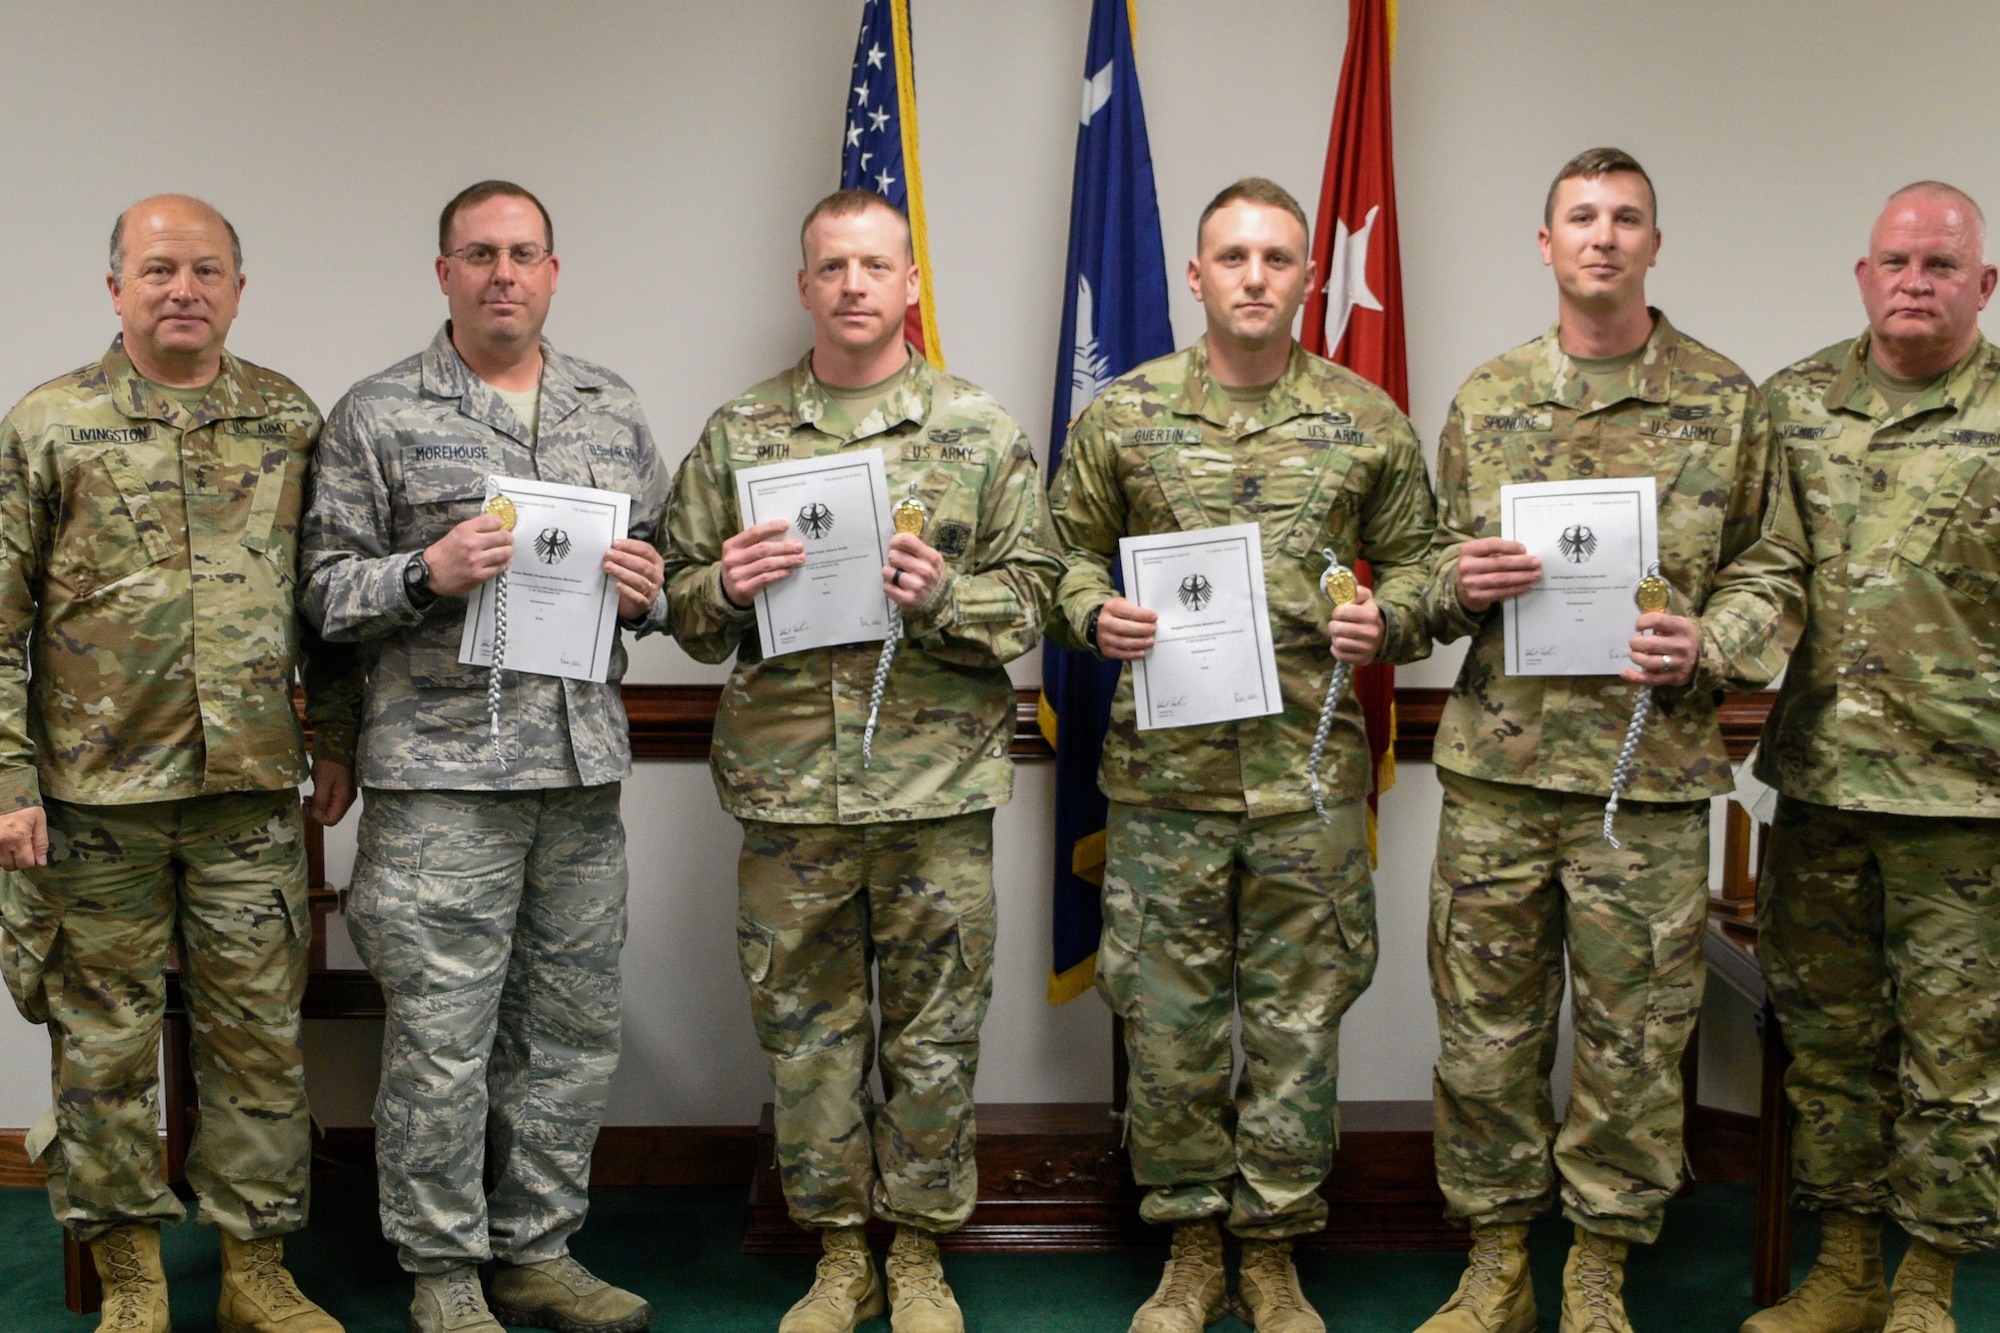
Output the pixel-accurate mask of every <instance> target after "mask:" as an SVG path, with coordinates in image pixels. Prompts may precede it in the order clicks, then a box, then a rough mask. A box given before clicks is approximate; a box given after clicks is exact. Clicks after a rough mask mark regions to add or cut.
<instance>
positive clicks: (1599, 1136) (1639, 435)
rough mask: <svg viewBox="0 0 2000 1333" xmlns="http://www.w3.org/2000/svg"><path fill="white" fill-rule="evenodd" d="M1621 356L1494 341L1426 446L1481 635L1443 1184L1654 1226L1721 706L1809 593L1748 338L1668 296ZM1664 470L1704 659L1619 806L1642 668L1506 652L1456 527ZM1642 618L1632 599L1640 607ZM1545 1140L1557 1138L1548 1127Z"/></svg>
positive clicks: (1449, 979) (1669, 1145) (1656, 703)
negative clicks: (1670, 307) (1565, 1004)
mask: <svg viewBox="0 0 2000 1333" xmlns="http://www.w3.org/2000/svg"><path fill="white" fill-rule="evenodd" d="M1653 315H1654V319H1655V323H1654V327H1653V332H1652V334H1651V336H1650V337H1649V338H1648V339H1647V341H1646V343H1645V344H1644V346H1643V347H1642V348H1641V349H1640V351H1639V354H1638V355H1637V357H1636V358H1635V359H1634V360H1633V361H1632V363H1631V364H1630V365H1628V366H1626V367H1625V368H1624V369H1623V370H1621V371H1618V372H1616V373H1615V374H1607V375H1604V376H1602V377H1599V378H1598V379H1597V380H1593V379H1592V378H1591V377H1589V376H1586V375H1585V374H1584V373H1583V372H1582V370H1581V369H1580V368H1579V367H1578V366H1577V365H1576V363H1575V362H1573V361H1572V360H1571V359H1570V358H1569V356H1568V355H1567V354H1566V353H1564V351H1563V350H1562V344H1561V342H1560V341H1559V338H1558V330H1557V329H1556V328H1551V329H1549V331H1548V332H1547V333H1545V334H1544V335H1543V336H1542V337H1540V338H1538V339H1536V340H1535V341H1533V342H1529V343H1526V344H1524V345H1522V346H1520V347H1517V348H1515V349H1513V350H1512V351H1510V352H1507V353H1505V354H1503V355H1502V356H1500V357H1497V358H1495V359H1494V360H1492V361H1489V362H1488V363H1486V364H1485V365H1484V366H1481V367H1480V368H1479V369H1478V370H1476V371H1474V372H1473V374H1472V376H1471V378H1470V379H1468V380H1467V381H1466V382H1465V384H1464V386H1463V387H1462V388H1460V390H1459V391H1458V394H1457V396H1456V397H1455V398H1454V399H1453V400H1452V405H1451V410H1450V412H1449V414H1448V416H1447V418H1446V422H1445V428H1444V434H1443V437H1442V439H1441V440H1440V442H1439V445H1438V509H1439V517H1438V532H1437V552H1436V562H1435V565H1434V568H1433V571H1432V575H1431V582H1430V588H1429V592H1428V594H1427V602H1428V605H1429V610H1430V620H1431V626H1432V629H1433V632H1434V633H1435V634H1436V635H1437V637H1438V638H1439V639H1440V640H1442V641H1444V642H1447V643H1448V642H1450V641H1452V640H1454V639H1458V638H1461V637H1464V636H1467V635H1470V636H1471V637H1472V640H1473V642H1472V645H1471V650H1470V651H1469V652H1468V654H1467V656H1466V659H1465V664H1464V666H1463V667H1462V668H1461V669H1460V671H1459V675H1458V681H1457V683H1456V685H1455V686H1454V687H1453V689H1452V692H1451V696H1450V698H1449V699H1448V701H1447V702H1446V704H1445V709H1444V715H1443V717H1442V718H1441V720H1440V722H1439V725H1438V735H1437V741H1436V746H1435V750H1434V754H1435V759H1436V764H1437V769H1438V778H1439V780H1440V781H1441V782H1442V783H1443V785H1444V813H1443V818H1442V820H1441V823H1440V826H1439V831H1438V856H1437V862H1436V867H1435V869H1434V871H1433V874H1432V877H1431V912H1430V926H1431V930H1430V937H1429V953H1430V971H1431V985H1432V992H1433V995H1434V997H1435V999H1436V1002H1437V1011H1438V1027H1439V1035H1440V1038H1441V1048H1442V1049H1441V1051H1440V1053H1439V1056H1438V1063H1437V1068H1436V1074H1435V1082H1436V1088H1435V1117H1436V1130H1435V1144H1436V1155H1437V1167H1438V1180H1439V1184H1440V1185H1441V1186H1442V1188H1443V1190H1444V1195H1445V1200H1446V1204H1447V1210H1448V1213H1449V1215H1450V1216H1452V1217H1454V1218H1460V1219H1465V1220H1467V1221H1469V1222H1471V1223H1473V1224H1475V1225H1482V1226H1484V1225H1495V1226H1497V1225H1506V1224H1510V1223H1516V1222H1525V1221H1527V1220H1529V1219H1530V1218H1532V1217H1535V1216H1537V1215H1539V1214H1540V1213H1542V1212H1543V1211H1545V1210H1546V1209H1547V1208H1548V1207H1549V1204H1550V1202H1551V1199H1552V1196H1553V1195H1554V1194H1555V1191H1556V1179H1557V1177H1558V1175H1559V1176H1560V1179H1561V1197H1562V1204H1563V1211H1564V1213H1565V1214H1566V1215H1567V1216H1568V1217H1569V1218H1570V1220H1571V1221H1573V1222H1575V1223H1576V1224H1578V1225H1579V1226H1582V1227H1584V1228H1585V1229H1586V1230H1589V1231H1592V1232H1595V1233H1597V1234H1600V1235H1604V1236H1611V1237H1617V1238H1620V1239H1623V1240H1627V1241H1635V1242H1641V1243H1650V1242H1651V1241H1652V1240H1654V1239H1655V1238H1656V1237H1657V1236H1658V1234H1659V1227H1660V1216H1661V1210H1662V1208H1663V1207H1664V1205H1665V1203H1666V1201H1667V1199H1668V1198H1669V1197H1671V1196H1672V1195H1673V1193H1674V1191H1675V1189H1676V1188H1677V1187H1678V1186H1679V1184H1680V1182H1681V1171H1682V1165H1683V1162H1684V1153H1683V1151H1682V1138H1681V1131H1682V1124H1681V1120H1682V1107H1681V1083H1680V1056H1681V1052H1682V1050H1683V1049H1684V1048H1685V1046H1686V1044H1687V1038H1688V1033H1689V1030H1690V1028H1691V1026H1692V1024H1693V1022H1694V1019H1695V1016H1696V1014H1697V1013H1698V1012H1699V1010H1700V1008H1701V993H1702V983H1703V980H1704V977H1705V970H1704V966H1703V961H1702V933H1703V930H1704V929H1705V927H1706V922H1707V911H1708V809H1709V800H1710V798H1711V797H1713V796H1717V795H1721V794H1723V793H1726V792H1728V791H1729V790H1730V788H1731V778H1730V769H1729V761H1728V758H1727V756H1726V754H1725V752H1724V750H1723V742H1722V731H1721V728H1720V726H1719V725H1718V723H1717V720H1716V707H1717V704H1718V703H1719V702H1720V700H1721V698H1722V694H1723V692H1724V691H1725V690H1740V689H1755V688H1758V687H1761V686H1762V685H1763V684H1765V683H1766V682H1768V681H1769V680H1770V678H1771V677H1772V676H1773V675H1775V674H1776V673H1777V672H1778V670H1779V669H1780V667H1782V666H1783V664H1784V657H1785V652H1786V651H1787V650H1788V649H1789V647H1790V644H1791V640H1792V637H1793V636H1794V634H1795V632H1796V623H1797V609H1798V593H1797V589H1796V585H1795V583H1794V581H1793V580H1792V579H1791V578H1790V577H1789V576H1788V575H1787V574H1786V573H1785V570H1784V565H1785V561H1784V558H1783V556H1782V553H1780V552H1778V551H1775V550H1773V549H1772V548H1770V547H1769V546H1767V545H1761V544H1760V543H1759V534H1760V530H1761V527H1762V523H1763V516H1764V513H1765V509H1766V504H1767V496H1766V492H1767V489H1768V487H1769V485H1770V472H1771V468H1772V462H1771V446H1770V441H1769V436H1768V432H1767V429H1766V426H1767V421H1766V415H1765V409H1764V403H1763V399H1762V398H1761V397H1760V396H1759V395H1758V393H1757V390H1756V388H1755V386H1754V385H1753V384H1752V383H1751V382H1750V380H1749V378H1748V377H1747V376H1745V375H1744V373H1743V372H1742V371H1741V370H1740V369H1738V368H1737V367H1736V366H1735V365H1734V364H1733V363H1731V362H1730V361H1728V360H1726V359H1725V358H1723V357H1721V356H1719V355H1717V354H1716V353H1715V352H1713V351H1711V350H1709V349H1708V348H1707V347H1704V346H1703V345H1702V344H1700V343H1698V342H1696V341H1695V340H1694V339H1692V338H1689V337H1687V336H1685V335H1684V334H1682V333H1680V332H1679V331H1677V330H1676V329H1675V328H1674V327H1673V325H1672V324H1670V323H1669V322H1668V321H1667V318H1666V316H1664V315H1662V314H1660V313H1659V312H1658V311H1654V312H1653ZM1641 476H1651V477H1652V478H1654V480H1655V482H1656V484H1657V486H1658V504H1659V509H1658V521H1659V562H1660V568H1659V573H1660V575H1661V576H1662V577H1663V578H1665V579H1666V581H1667V583H1668V584H1669V585H1670V586H1671V588H1672V605H1671V608H1670V610H1671V612H1672V614H1674V615H1679V616H1686V617H1689V618H1691V619H1694V620H1696V621H1698V622H1699V624H1700V626H1701V642H1702V646H1701V659H1700V663H1699V665H1698V667H1697V669H1696V671H1695V675H1694V679H1693V681H1692V683H1691V684H1689V685H1688V686H1685V687H1678V688H1674V687H1659V688H1656V689H1655V690H1654V692H1653V714H1652V719H1651V721H1649V722H1648V724H1647V726H1646V731H1645V734H1644V737H1643V738H1642V740H1641V741H1640V745H1639V749H1638V753H1637V755H1636V756H1635V762H1634V765H1633V769H1632V777H1631V783H1630V785H1629V786H1628V787H1627V789H1626V794H1625V799H1624V801H1623V803H1622V804H1621V806H1620V810H1619V815H1618V821H1619V825H1618V827H1619V836H1620V841H1621V842H1623V843H1624V850H1622V851H1619V850H1615V849H1613V848H1612V847H1611V846H1610V845H1609V844H1608V843H1607V842H1606V841H1605V840H1604V837H1603V832H1602V829H1603V815H1604V801H1605V798H1606V797H1607V796H1608V795H1609V794H1610V791H1611V775H1612V770H1613V768H1614V766H1615V764H1616V761H1617V758H1618V752H1619V749H1620V747H1621V746H1622V745H1623V743H1624V739H1625V732H1626V729H1627V727H1628V726H1629V724H1630V721H1631V716H1632V705H1633V701H1634V698H1635V695H1636V689H1637V687H1635V686H1632V685H1627V684H1625V683H1624V682H1622V681H1620V680H1619V679H1618V677H1616V676H1615V675H1607V676H1509V675H1507V674H1506V668H1505V660H1506V659H1505V647H1506V635H1505V629H1504V625H1503V619H1502V613H1501V609H1500V606H1499V605H1498V604H1495V605H1494V606H1493V607H1490V608H1489V609H1488V610H1487V611H1485V612H1484V613H1482V614H1479V615H1474V614H1472V613H1470V612H1468V611H1466V610H1465V608H1464V607H1463V606H1461V605H1460V604H1459V601H1458V592H1457V586H1458V556H1459V548H1460V547H1461V546H1462V545H1463V544H1464V543H1465V542H1467V541H1471V540H1473V539H1475V538H1480V537H1498V536H1499V535H1500V488H1501V487H1502V486H1503V485H1506V484H1508V483H1514V482H1545V481H1570V480H1578V479H1587V478H1591V477H1641ZM1631 616H1632V619H1633V620H1634V621H1635V622H1636V621H1637V620H1638V618H1639V610H1638V608H1637V607H1636V606H1634V607H1633V608H1632V611H1631ZM1565 949H1567V952H1568V959H1569V975H1570V979H1571V987H1572V991H1573V1008H1574V1025H1575V1038H1576V1046H1575V1060H1574V1065H1573V1070H1572V1074H1573V1077H1572V1083H1571V1092H1570V1103H1569V1111H1568V1114H1567V1117H1566V1118H1565V1120H1564V1122H1563V1126H1562V1131H1561V1133H1560V1135H1558V1134H1557V1132H1556V1126H1555V1116H1554V1111H1553V1108H1552V1107H1551V1105H1550V1102H1549V1095H1548V1091H1547V1087H1548V1077H1549V1073H1550V1071H1551V1069H1552V1067H1553V1065H1554V1061H1555V1044H1556V1030H1557V1016H1558V1011H1559V1007H1560V1005H1561V1001H1562V992H1563V958H1564V952H1565ZM1552 1145H1553V1151H1552Z"/></svg>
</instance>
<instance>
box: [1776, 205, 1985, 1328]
mask: <svg viewBox="0 0 2000 1333" xmlns="http://www.w3.org/2000/svg"><path fill="white" fill-rule="evenodd" d="M1984 231H1985V227H1984V220H1983V219H1982V218H1981V216H1980V213H1979V208H1978V205H1976V204H1974V203H1973V202H1972V201H1971V200H1970V199H1968V198H1966V197H1965V195H1964V194H1962V193H1961V192H1959V191H1958V190H1955V189H1953V188H1952V187H1950V186H1945V185H1938V184H1935V183H1923V184H1919V185H1915V186H1912V187H1910V188H1908V189H1905V190H1902V191H1899V192H1898V193H1897V194H1896V195H1895V196H1893V197H1892V198H1891V199H1890V200H1889V203H1888V206H1887V207H1886V208H1884V210H1883V211H1882V214H1881V217H1880V218H1879V219H1878V220H1877V222H1876V223H1875V228H1874V232H1873V234H1872V236H1871V237H1870V240H1869V247H1868V255H1867V257H1866V258H1865V259H1863V260H1861V261H1860V263H1859V264H1858V265H1857V266H1856V273H1857V276H1858V278H1859V280H1860V285H1861V296H1862V303H1863V305H1864V306H1865V307H1866V308H1867V312H1868V330H1867V332H1865V333H1863V334H1862V335H1861V336H1860V337H1859V338H1854V339H1851V340H1849V341H1846V342H1841V343H1836V344H1835V345H1833V346H1832V347H1828V348H1825V349H1823V350H1822V351H1819V352H1815V353H1814V354H1813V355H1812V356H1809V357H1807V358H1806V359H1805V360H1803V361H1800V362H1799V363H1797V364H1796V365H1793V366H1790V367H1788V368H1787V369H1785V370H1782V371H1780V372H1778V374H1777V375H1775V376H1773V377H1772V379H1771V381H1770V383H1769V384H1767V385H1766V386H1765V394H1766V396H1767V397H1768V399H1769V401H1770V404H1771V423H1772V427H1773V433H1774V436H1775V438H1776V440H1777V442H1778V445H1779V447H1780V448H1781V449H1782V455H1781V466H1782V468H1783V473H1784V478H1785V480H1786V482H1787V483H1788V490H1789V496H1790V499H1791V500H1792V502H1793V503H1792V504H1791V505H1789V506H1784V507H1780V508H1779V509H1778V511H1777V514H1778V517H1779V518H1780V519H1781V520H1783V521H1782V522H1781V524H1780V525H1779V530H1780V532H1781V534H1782V537H1783V540H1784V544H1785V546H1786V548H1787V550H1788V551H1789V552H1790V554H1791V555H1792V557H1793V561H1794V566H1795V568H1796V570H1797V572H1798V577H1799V578H1800V579H1801V580H1802V581H1804V582H1805V583H1806V585H1807V586H1808V588H1809V589H1810V591H1809V593H1808V595H1807V605H1808V614H1807V619H1806V629H1805V637H1804V639H1803V640H1802V641H1801V643H1800V647H1799V652H1798V656H1797V657H1795V658H1794V659H1793V660H1792V664H1791V669H1790V671H1789V672H1788V673H1787V674H1786V677H1785V683H1784V687H1783V690H1782V691H1781V693H1780V694H1779V696H1778V701H1777V705H1776V707H1774V708H1773V709H1772V711H1771V716H1770V720H1769V723H1768V724H1767V726H1766V727H1765V730H1764V743H1763V747H1762V750H1761V752H1760V757H1759V760H1758V765H1757V776H1758V777H1760V778H1762V779H1763V780H1764V781H1765V782H1767V783H1769V784H1770V785H1771V786H1772V787H1774V788H1776V789H1777V790H1778V792H1779V793H1780V795H1779V801H1778V813H1777V820H1776V824H1775V826H1774V828H1773V830H1772V834H1771V844H1770V850H1769V854H1768V856H1767V858H1766V860H1765V875H1764V882H1763V885H1762V886H1761V887H1762V888H1763V891H1764V901H1763V903H1762V904H1761V906H1760V910H1759V914H1758V915H1759V920H1760V922H1761V924H1762V927H1763V931H1762V935H1761V937H1760V939H1759V943H1758V954H1759V957H1760V959H1761V961H1762V963H1763V966H1764V975H1765V977H1766V979H1767V980H1768V981H1769V982H1770V987H1771V999H1772V1002H1773V1003H1774V1004H1775V1005H1776V1006H1777V1010H1778V1018H1779V1021H1780V1022H1781V1023H1782V1024H1783V1025H1784V1032H1785V1040H1786V1043H1787V1045H1789V1046H1790V1047H1791V1050H1792V1057H1793V1059H1792V1065H1791V1068H1790V1070H1789V1072H1787V1074H1786V1075H1785V1090H1786V1093H1787V1095H1788V1096H1789V1097H1790V1099H1791V1102H1792V1105H1793V1107H1795V1108H1796V1109H1797V1112H1798V1117H1799V1119H1798V1126H1797V1129H1796V1131H1795V1134H1794V1137H1793V1140H1792V1163H1793V1167H1792V1170H1793V1178H1794V1180H1795V1182H1796V1191H1795V1198H1796V1199H1797V1201H1798V1202H1799V1203H1800V1204H1801V1205H1802V1206H1804V1207H1807V1208H1811V1209H1815V1210H1817V1211H1818V1212H1819V1213H1820V1215H1821V1221H1822V1234H1823V1237H1824V1239H1823V1241H1822V1248H1821V1252H1820V1257H1819V1262H1818V1264H1816V1265H1815V1266H1814V1268H1813V1271H1812V1273H1811V1274H1810V1275H1809V1276H1808V1277H1807V1278H1806V1280H1805V1282H1804V1283H1803V1284H1802V1285H1801V1286H1800V1288H1799V1289H1798V1290H1797V1291H1795V1292H1793V1293H1792V1295H1791V1296H1790V1297H1788V1298H1787V1299H1786V1300H1785V1301H1784V1302H1782V1303H1781V1304H1779V1305H1777V1306H1775V1307H1773V1308H1772V1309H1770V1310H1767V1311H1764V1312H1763V1313H1761V1314H1759V1315H1757V1316H1755V1317H1753V1318H1752V1319H1751V1320H1750V1321H1749V1322H1748V1323H1746V1324H1745V1325H1744V1326H1743V1327H1744V1329H1745V1330H1746V1333H1847V1331H1848V1330H1864V1329H1865V1330H1874V1329H1878V1328H1881V1327H1882V1323H1883V1319H1884V1317H1885V1310H1886V1308H1887V1307H1888V1305H1889V1302H1890V1294H1889V1292H1888V1291H1887V1290H1885V1288H1884V1284H1883V1276H1882V1248H1881V1244H1882V1242H1881V1235H1882V1214H1883V1213H1885V1212H1886V1213H1888V1214H1890V1215H1891V1216H1893V1217H1894V1218H1895V1219H1896V1221H1897V1222H1899V1223H1900V1224H1901V1225H1902V1226H1903V1228H1904V1230H1906V1231H1908V1232H1909V1233H1910V1236H1911V1240H1910V1248H1909V1251H1908V1253H1907V1255H1906V1257H1905V1258H1904V1260H1903V1265H1902V1268H1901V1269H1900V1270H1899V1271H1898V1273H1897V1276H1896V1287H1895V1293H1894V1310H1893V1312H1892V1313H1889V1314H1888V1316H1887V1317H1888V1324H1889V1327H1890V1328H1891V1329H1894V1330H1897V1331H1898V1333H1919V1330H1921V1331H1923V1333H1937V1331H1938V1330H1944V1329H1949V1328H1951V1327H1952V1321H1951V1317H1950V1313H1949V1311H1950V1306H1951V1279H1952V1272H1953V1267H1954V1264H1955V1262H1956V1260H1957V1258H1958V1256H1960V1255H1964V1254H1972V1253H1975V1252H1978V1251H1983V1250H1989V1249H1992V1248H1993V1247H1994V1245H1995V1243H1996V1241H2000V1211H1996V1205H1995V1200H1996V1198H1997V1197H2000V1175H1996V1159H2000V1126H1996V1125H1995V1124H1994V1122H1993V1118H1992V1115H1991V1107H1992V1106H1993V1105H1994V1103H1995V1101H1996V1099H2000V713H1996V711H1995V708H1994V700H1995V698H1996V697H1997V696H2000V614H1996V612H1995V608H1994V605H1993V603H1992V602H1991V600H1990V599H1991V598H1992V596H1993V594H1994V591H1995V589H1996V588H2000V349H1996V348H1995V347H1994V346H1993V345H1992V344H1991V343H1989V342H1987V341H1986V339H1985V338H1983V337H1982V336H1980V332H1979V312H1980V310H1981V308H1983V307H1984V306H1985V304H1986V301H1987V298H1988V297H1989V296H1991V294H1992V292H1993V288H1994V283H1995V278H1996V275H1995V270H1994V268H1993V266H1992V265H1990V264H1988V263H1987V262H1986V260H1985V255H1984V241H1985V236H1984Z"/></svg>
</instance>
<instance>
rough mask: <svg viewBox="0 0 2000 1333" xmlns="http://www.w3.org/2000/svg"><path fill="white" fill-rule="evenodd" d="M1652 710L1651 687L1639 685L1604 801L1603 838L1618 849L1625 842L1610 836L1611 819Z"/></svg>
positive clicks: (1620, 848) (1630, 772)
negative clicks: (1630, 722) (1630, 723)
mask: <svg viewBox="0 0 2000 1333" xmlns="http://www.w3.org/2000/svg"><path fill="white" fill-rule="evenodd" d="M1652 712H1653V687H1652V686H1651V685H1641V686H1640V687H1639V699H1638V701H1637V702H1636V703H1634V704H1633V705H1632V725H1631V726H1629V727H1627V728H1625V747H1624V748H1623V749H1621V750H1620V751H1619V752H1618V765H1617V767H1615V768H1613V769H1612V770H1611V799H1610V800H1609V801H1606V802H1605V803H1604V840H1605V841H1606V842H1608V843H1610V844H1611V846H1612V847H1613V848H1614V849H1616V850H1620V851H1622V850H1624V847H1625V844H1624V843H1622V842H1620V841H1618V839H1617V838H1615V837H1613V836H1612V833H1611V821H1612V820H1614V819H1616V818H1618V798H1619V797H1620V796H1621V795H1623V794H1624V791H1625V784H1626V783H1628V782H1630V781H1631V780H1632V760H1633V759H1634V757H1636V756H1637V755H1638V753H1639V738H1640V736H1641V735H1642V734H1644V732H1645V730H1646V719H1647V718H1648V717H1650V716H1651V715H1652Z"/></svg>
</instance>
